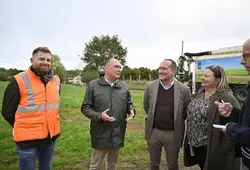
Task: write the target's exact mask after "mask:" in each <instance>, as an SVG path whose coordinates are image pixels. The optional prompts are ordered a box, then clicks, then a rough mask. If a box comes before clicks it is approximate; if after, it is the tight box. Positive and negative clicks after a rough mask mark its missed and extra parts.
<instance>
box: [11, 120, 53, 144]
mask: <svg viewBox="0 0 250 170" xmlns="http://www.w3.org/2000/svg"><path fill="white" fill-rule="evenodd" d="M44 126H45V123H44V122H41V123H28V124H21V123H20V124H17V125H16V127H15V129H14V140H15V141H27V140H36V139H44V138H46V137H47V135H48V133H47V132H46V131H45V127H44Z"/></svg>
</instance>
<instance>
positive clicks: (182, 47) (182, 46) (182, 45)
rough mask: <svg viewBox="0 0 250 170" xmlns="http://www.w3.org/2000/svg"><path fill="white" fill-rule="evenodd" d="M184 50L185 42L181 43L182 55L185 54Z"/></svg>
mask: <svg viewBox="0 0 250 170" xmlns="http://www.w3.org/2000/svg"><path fill="white" fill-rule="evenodd" d="M183 49H184V41H182V42H181V54H183Z"/></svg>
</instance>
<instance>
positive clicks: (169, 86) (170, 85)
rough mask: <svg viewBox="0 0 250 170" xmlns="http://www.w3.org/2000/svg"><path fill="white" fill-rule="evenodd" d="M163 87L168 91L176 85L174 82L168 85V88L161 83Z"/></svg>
mask: <svg viewBox="0 0 250 170" xmlns="http://www.w3.org/2000/svg"><path fill="white" fill-rule="evenodd" d="M160 83H161V86H162V87H163V88H164V89H165V90H168V89H170V88H171V87H172V86H173V85H174V80H173V81H172V82H171V83H170V84H169V85H168V86H165V85H164V84H163V83H162V82H161V81H160Z"/></svg>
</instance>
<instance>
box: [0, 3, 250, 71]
mask: <svg viewBox="0 0 250 170" xmlns="http://www.w3.org/2000/svg"><path fill="white" fill-rule="evenodd" d="M249 18H250V1H249V0H241V1H238V0H220V1H218V0H209V1H207V0H189V1H186V0H157V1H151V0H137V1H132V0H127V1H123V0H110V1H101V0H99V1H87V0H73V1H66V0H57V1H56V0H55V1H48V0H44V1H41V2H34V1H31V0H27V1H26V3H23V2H21V1H14V0H9V1H3V3H2V4H1V6H0V22H1V27H0V46H1V50H0V64H1V65H0V67H2V66H3V67H6V68H10V67H16V68H20V69H25V68H26V67H27V66H28V65H29V57H30V55H31V52H32V50H33V49H34V48H36V47H37V46H40V45H44V44H47V45H48V46H49V48H50V49H51V51H52V52H53V53H56V54H57V55H59V56H60V57H61V60H62V62H63V64H64V65H65V67H66V68H67V69H75V68H78V67H79V65H80V64H79V63H81V61H80V60H79V56H78V55H79V54H81V51H82V50H83V47H84V43H85V42H87V41H89V40H90V39H91V37H92V36H96V35H97V36H98V35H100V34H111V35H112V34H117V35H119V37H120V38H121V39H122V43H123V44H124V45H125V46H126V47H127V48H128V56H127V64H128V65H129V66H130V67H141V66H144V67H150V68H157V67H158V65H159V63H160V62H161V60H163V59H164V58H173V59H175V60H176V59H177V58H178V57H179V55H180V53H181V41H182V40H184V41H185V46H184V51H189V52H199V51H206V50H213V49H216V48H222V47H227V46H233V45H241V44H242V43H243V42H244V41H245V40H246V39H247V38H250V22H249Z"/></svg>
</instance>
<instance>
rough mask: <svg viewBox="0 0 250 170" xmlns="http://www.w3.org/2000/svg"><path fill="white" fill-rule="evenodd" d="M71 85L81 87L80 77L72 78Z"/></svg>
mask: <svg viewBox="0 0 250 170" xmlns="http://www.w3.org/2000/svg"><path fill="white" fill-rule="evenodd" d="M72 83H73V84H74V85H77V86H82V85H83V82H82V78H81V76H76V77H74V78H73V81H72Z"/></svg>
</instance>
